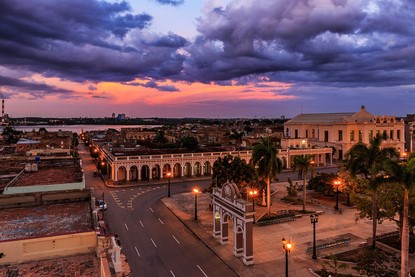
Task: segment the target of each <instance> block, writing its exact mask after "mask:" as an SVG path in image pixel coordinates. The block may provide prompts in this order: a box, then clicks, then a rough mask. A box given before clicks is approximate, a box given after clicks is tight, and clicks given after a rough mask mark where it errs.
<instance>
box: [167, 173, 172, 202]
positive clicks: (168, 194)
mask: <svg viewBox="0 0 415 277" xmlns="http://www.w3.org/2000/svg"><path fill="white" fill-rule="evenodd" d="M166 175H167V180H168V185H167V197H170V177H171V172H167V174H166Z"/></svg>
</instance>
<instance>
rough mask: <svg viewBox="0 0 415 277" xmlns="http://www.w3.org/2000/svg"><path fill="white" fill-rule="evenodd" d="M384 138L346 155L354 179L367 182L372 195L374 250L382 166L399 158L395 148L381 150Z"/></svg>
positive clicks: (354, 148)
mask: <svg viewBox="0 0 415 277" xmlns="http://www.w3.org/2000/svg"><path fill="white" fill-rule="evenodd" d="M382 141H383V137H382V136H380V135H376V137H375V138H374V139H373V140H372V141H371V142H370V143H369V146H368V145H366V144H363V143H357V144H355V145H353V146H352V148H350V150H349V151H348V152H347V153H346V160H345V168H346V169H347V170H348V171H349V172H350V174H351V175H352V176H353V177H357V176H358V175H359V176H361V177H363V178H364V179H365V180H366V184H367V188H368V189H369V191H371V194H372V220H373V222H372V236H373V239H372V248H375V247H376V229H377V223H378V206H377V194H378V188H379V186H380V185H381V184H382V183H383V182H382V178H379V174H380V173H381V172H382V164H383V163H384V161H385V160H387V159H390V158H394V157H398V153H397V151H396V149H395V148H391V147H387V148H381V144H382Z"/></svg>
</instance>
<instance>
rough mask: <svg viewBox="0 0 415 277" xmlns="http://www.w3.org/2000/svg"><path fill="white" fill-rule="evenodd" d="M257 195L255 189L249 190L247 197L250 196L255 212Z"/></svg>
mask: <svg viewBox="0 0 415 277" xmlns="http://www.w3.org/2000/svg"><path fill="white" fill-rule="evenodd" d="M257 196H258V190H257V189H251V190H249V197H251V198H252V211H253V212H255V198H256V197H257ZM254 224H255V215H254Z"/></svg>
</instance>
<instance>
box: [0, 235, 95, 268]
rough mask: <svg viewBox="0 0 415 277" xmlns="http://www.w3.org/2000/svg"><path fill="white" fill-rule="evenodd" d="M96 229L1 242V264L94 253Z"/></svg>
mask: <svg viewBox="0 0 415 277" xmlns="http://www.w3.org/2000/svg"><path fill="white" fill-rule="evenodd" d="M96 245H97V235H96V233H95V232H94V231H89V232H82V233H74V234H65V235H60V236H51V237H41V238H33V239H23V240H12V241H4V242H0V252H1V253H0V254H3V256H2V258H0V265H3V264H13V263H22V262H27V261H36V260H43V259H50V258H56V257H63V256H70V255H76V254H84V253H94V252H95V248H96Z"/></svg>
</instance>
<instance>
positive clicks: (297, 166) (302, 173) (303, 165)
mask: <svg viewBox="0 0 415 277" xmlns="http://www.w3.org/2000/svg"><path fill="white" fill-rule="evenodd" d="M310 169H311V156H310V155H303V156H295V157H294V164H293V171H296V170H298V176H299V177H303V211H305V203H306V196H307V195H306V194H307V186H306V181H307V173H308V171H309V170H310Z"/></svg>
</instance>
